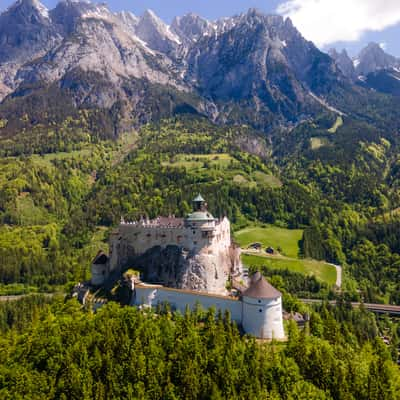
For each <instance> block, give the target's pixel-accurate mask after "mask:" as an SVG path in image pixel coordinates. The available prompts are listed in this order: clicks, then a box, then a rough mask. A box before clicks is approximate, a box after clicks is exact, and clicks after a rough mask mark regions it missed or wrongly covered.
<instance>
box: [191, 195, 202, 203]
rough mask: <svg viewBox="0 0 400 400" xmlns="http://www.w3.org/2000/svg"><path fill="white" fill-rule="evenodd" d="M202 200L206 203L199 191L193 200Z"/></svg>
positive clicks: (195, 201)
mask: <svg viewBox="0 0 400 400" xmlns="http://www.w3.org/2000/svg"><path fill="white" fill-rule="evenodd" d="M200 202H202V203H204V202H205V200H204V199H203V196H202V195H201V194H200V193H199V194H198V195H197V196H196V198H195V199H194V200H193V203H200Z"/></svg>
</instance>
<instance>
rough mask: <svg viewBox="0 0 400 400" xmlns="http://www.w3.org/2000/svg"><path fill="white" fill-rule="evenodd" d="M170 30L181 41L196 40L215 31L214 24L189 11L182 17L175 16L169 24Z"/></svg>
mask: <svg viewBox="0 0 400 400" xmlns="http://www.w3.org/2000/svg"><path fill="white" fill-rule="evenodd" d="M171 31H172V32H173V33H175V34H176V35H177V36H179V39H180V40H181V41H183V42H184V41H189V42H193V41H197V40H199V39H200V38H201V37H202V36H204V35H211V34H212V33H213V32H214V31H215V26H214V25H213V24H212V23H211V22H209V21H207V20H206V19H204V18H202V17H200V16H199V15H196V14H193V13H189V14H186V15H184V16H182V17H175V18H174V20H173V21H172V24H171Z"/></svg>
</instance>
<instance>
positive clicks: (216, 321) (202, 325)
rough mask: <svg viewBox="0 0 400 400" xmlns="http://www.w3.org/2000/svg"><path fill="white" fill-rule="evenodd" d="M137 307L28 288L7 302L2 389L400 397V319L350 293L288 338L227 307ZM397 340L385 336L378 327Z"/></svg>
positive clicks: (36, 394) (99, 394)
mask: <svg viewBox="0 0 400 400" xmlns="http://www.w3.org/2000/svg"><path fill="white" fill-rule="evenodd" d="M214 312H215V310H212V309H211V310H209V311H205V310H202V309H201V308H198V309H197V310H195V311H194V312H193V313H190V312H189V311H187V312H185V313H184V315H181V314H179V313H171V312H170V311H169V310H168V307H161V308H160V309H158V310H156V311H140V310H137V309H135V308H133V307H121V306H119V305H118V304H116V303H109V304H108V305H107V306H104V307H102V308H101V309H100V310H99V311H98V312H97V313H95V314H94V313H93V312H92V311H90V309H87V310H85V309H82V308H81V306H80V305H79V303H78V302H77V301H76V300H66V301H65V300H64V299H63V298H57V297H56V298H52V299H48V298H47V299H46V298H44V297H43V296H30V297H27V298H24V299H22V300H19V301H17V302H8V303H7V302H6V303H0V330H1V332H2V335H1V338H0V397H1V398H2V399H13V400H16V399H26V398H29V399H69V400H70V399H71V400H72V399H88V400H89V399H98V400H102V399H152V400H154V399H185V400H186V399H228V398H229V399H274V400H278V399H290V400H294V399H296V400H297V399H298V400H299V399H308V400H312V399H315V400H317V399H318V400H321V399H327V400H328V399H329V400H330V399H335V400H336V399H337V400H340V399H343V400H344V399H346V400H347V399H354V400H356V399H357V400H364V399H365V400H375V399H376V400H386V399H387V400H394V399H399V398H400V371H399V369H398V367H397V366H396V364H395V363H394V362H393V360H394V359H396V357H397V345H398V343H399V335H400V324H399V323H398V322H397V323H396V322H390V321H389V320H387V319H381V320H377V319H376V318H375V316H374V315H373V314H370V313H369V312H367V311H365V310H364V309H359V310H353V309H352V308H351V306H349V305H348V304H346V303H345V302H344V301H343V302H341V303H340V304H339V305H338V307H335V308H331V307H330V306H329V305H327V304H323V305H320V306H317V307H316V308H315V309H309V310H308V312H309V316H310V318H309V322H308V323H307V324H306V326H305V327H304V329H302V330H299V328H298V327H297V325H296V324H295V323H294V322H289V323H288V325H287V326H286V330H287V332H288V341H287V342H286V343H280V342H274V341H272V342H271V343H262V342H260V341H257V340H255V339H254V338H252V337H249V336H246V335H245V336H243V335H242V334H241V332H240V327H238V326H236V325H235V324H233V323H231V321H230V317H229V315H228V314H226V315H221V314H219V315H218V317H217V318H215V316H214ZM380 331H381V332H385V333H386V335H388V336H390V338H391V345H390V346H386V345H385V344H384V343H383V341H382V339H381V338H380V337H379V336H378V333H379V332H380Z"/></svg>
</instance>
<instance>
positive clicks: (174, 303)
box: [132, 285, 242, 324]
mask: <svg viewBox="0 0 400 400" xmlns="http://www.w3.org/2000/svg"><path fill="white" fill-rule="evenodd" d="M162 303H169V304H170V305H171V307H172V308H173V309H176V310H179V311H180V312H181V313H184V312H185V310H186V306H188V307H189V308H190V309H191V310H193V309H194V308H195V307H196V305H197V304H198V303H199V304H200V305H201V306H202V307H203V308H205V309H209V308H211V307H215V309H216V310H217V311H218V310H221V311H223V312H224V311H226V310H229V312H230V314H231V319H232V321H236V322H237V323H238V324H241V323H242V302H241V301H238V300H236V299H233V298H229V297H223V296H214V295H207V294H201V293H196V292H189V291H183V290H176V289H169V288H165V287H162V286H156V285H137V286H136V287H135V296H134V300H133V304H132V305H137V306H139V305H145V306H148V307H155V306H157V305H158V304H162Z"/></svg>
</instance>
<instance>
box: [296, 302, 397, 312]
mask: <svg viewBox="0 0 400 400" xmlns="http://www.w3.org/2000/svg"><path fill="white" fill-rule="evenodd" d="M300 301H301V302H303V303H305V304H319V303H322V302H323V300H318V299H300ZM329 304H331V305H336V301H334V300H333V301H330V302H329ZM361 304H363V306H364V307H365V308H366V309H367V310H368V311H372V312H375V313H377V314H390V315H400V306H394V305H391V304H373V303H351V305H352V306H353V307H355V308H358V307H360V306H361Z"/></svg>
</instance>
